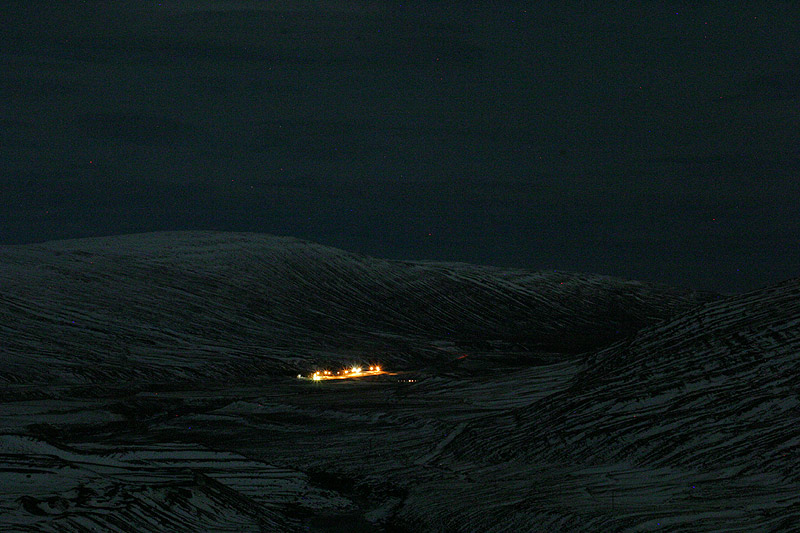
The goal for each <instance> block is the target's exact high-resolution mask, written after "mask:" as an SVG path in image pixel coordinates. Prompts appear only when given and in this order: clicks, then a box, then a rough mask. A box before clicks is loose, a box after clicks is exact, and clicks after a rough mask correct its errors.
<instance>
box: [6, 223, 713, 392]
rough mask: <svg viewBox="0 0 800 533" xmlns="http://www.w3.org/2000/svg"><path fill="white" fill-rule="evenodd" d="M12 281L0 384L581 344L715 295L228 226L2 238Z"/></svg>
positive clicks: (234, 371) (413, 362)
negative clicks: (386, 254)
mask: <svg viewBox="0 0 800 533" xmlns="http://www.w3.org/2000/svg"><path fill="white" fill-rule="evenodd" d="M0 280H2V285H1V286H0V287H1V289H0V336H2V339H3V341H2V346H1V347H0V350H2V359H1V360H2V364H0V379H2V380H4V381H6V382H26V383H30V382H32V381H41V380H46V381H48V382H52V381H53V380H55V381H60V382H66V383H75V382H86V381H91V382H95V383H97V382H106V381H113V382H119V381H139V380H144V381H149V382H153V381H165V380H166V381H171V380H176V379H178V380H182V379H200V378H211V379H219V378H221V377H224V376H236V377H242V376H253V375H257V374H269V373H276V372H289V371H297V370H298V369H306V368H308V367H309V366H310V365H314V364H317V363H323V362H326V361H327V362H331V363H332V362H337V363H338V362H349V361H366V360H370V359H374V358H377V359H380V360H382V361H385V362H387V363H389V364H392V365H393V366H394V367H399V366H407V367H408V366H411V367H413V366H418V365H420V364H422V363H424V362H431V361H437V360H438V361H441V360H447V359H452V358H453V354H451V353H448V352H447V351H444V352H443V351H442V347H443V346H444V347H449V349H451V350H455V349H457V348H460V349H463V350H474V351H479V350H480V349H481V347H486V346H488V345H492V346H496V345H498V344H500V345H502V346H505V347H507V348H508V349H512V350H516V351H519V352H523V353H530V352H549V353H556V354H573V353H578V352H582V351H586V350H590V349H595V348H599V347H601V346H604V345H607V344H609V343H610V342H612V341H614V340H616V339H619V338H622V337H625V336H626V335H630V334H631V333H633V332H634V331H636V330H638V329H639V328H641V327H642V326H644V325H647V324H652V323H654V322H657V321H659V320H661V319H664V318H666V317H669V316H672V315H674V314H676V313H678V312H680V311H684V310H686V309H688V308H691V307H693V306H695V305H696V304H698V303H700V302H702V301H707V300H708V299H709V298H710V296H709V295H704V294H697V293H692V292H690V291H682V290H675V289H671V288H667V287H663V286H659V285H652V284H646V283H640V282H635V281H626V280H620V279H614V278H609V277H604V276H596V275H584V274H569V273H561V272H545V273H534V272H526V271H520V270H503V269H497V268H491V267H479V266H471V265H463V264H437V263H424V262H395V261H385V260H381V259H374V258H371V257H365V256H359V255H356V254H351V253H347V252H344V251H341V250H336V249H332V248H326V247H324V246H320V245H316V244H312V243H308V242H303V241H299V240H296V239H291V238H280V237H273V236H266V235H256V234H235V233H233V234H232V233H213V232H172V233H155V234H142V235H128V236H117V237H105V238H96V239H83V240H74V241H58V242H51V243H44V244H40V245H27V246H7V247H2V248H0ZM487 343H490V344H487ZM491 343H494V344H491Z"/></svg>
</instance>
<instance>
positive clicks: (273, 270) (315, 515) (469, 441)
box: [0, 232, 800, 532]
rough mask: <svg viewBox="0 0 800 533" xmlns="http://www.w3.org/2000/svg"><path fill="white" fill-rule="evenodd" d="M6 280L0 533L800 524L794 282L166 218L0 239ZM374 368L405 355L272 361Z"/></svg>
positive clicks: (798, 297)
mask: <svg viewBox="0 0 800 533" xmlns="http://www.w3.org/2000/svg"><path fill="white" fill-rule="evenodd" d="M0 289H1V290H0V380H2V381H3V386H2V387H1V388H0V487H2V488H3V489H4V490H3V491H0V531H76V532H83V531H92V530H97V529H99V530H103V531H128V530H130V529H131V528H133V529H146V530H159V529H162V530H170V531H198V530H215V531H217V530H218V531H226V530H229V531H259V530H261V531H264V530H266V531H324V532H330V531H365V532H366V531H369V532H385V531H454V532H462V531H463V532H467V531H469V532H471V531H487V532H488V531H495V532H517V531H631V532H633V531H651V530H653V531H692V532H695V531H797V524H799V523H800V496H799V495H800V455H798V450H800V430H799V429H798V428H800V397H799V396H798V387H797V383H798V382H800V279H795V280H790V281H787V282H785V283H782V284H779V285H775V286H772V287H768V288H765V289H762V290H759V291H754V292H751V293H748V294H743V295H736V296H728V297H724V298H722V297H719V296H715V295H711V294H697V293H692V292H688V291H680V290H675V289H670V288H667V287H663V286H658V285H652V284H645V283H639V282H634V281H626V280H620V279H614V278H609V277H604V276H594V275H584V274H569V273H563V272H546V273H535V272H526V271H520V270H504V269H497V268H490V267H479V266H472V265H463V264H441V263H428V262H397V261H385V260H380V259H374V258H370V257H364V256H359V255H355V254H351V253H347V252H343V251H341V250H335V249H331V248H326V247H323V246H319V245H316V244H312V243H307V242H303V241H299V240H296V239H289V238H280V237H271V236H265V235H253V234H227V233H209V232H178V233H158V234H147V235H130V236H121V237H107V238H101V239H85V240H77V241H61V242H53V243H45V244H40V245H29V246H17V247H3V248H0ZM372 360H379V361H380V362H381V363H384V365H385V366H388V367H391V368H393V369H395V370H399V371H402V372H401V373H400V374H398V375H392V376H388V375H387V376H374V377H369V378H362V379H356V380H343V381H338V380H337V381H331V382H312V381H306V380H297V379H291V378H289V377H286V376H282V374H285V373H292V374H294V373H296V372H297V371H299V370H305V369H309V368H311V367H313V366H315V365H323V364H326V365H327V364H330V365H333V364H337V363H350V362H358V361H363V362H370V361H372ZM59 384H61V385H66V386H63V387H59V386H54V385H59Z"/></svg>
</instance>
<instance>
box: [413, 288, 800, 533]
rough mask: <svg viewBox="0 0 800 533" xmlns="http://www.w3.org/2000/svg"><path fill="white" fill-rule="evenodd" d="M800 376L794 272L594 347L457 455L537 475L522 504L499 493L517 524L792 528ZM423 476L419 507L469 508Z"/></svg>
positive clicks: (455, 461)
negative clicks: (566, 375) (552, 385)
mask: <svg viewBox="0 0 800 533" xmlns="http://www.w3.org/2000/svg"><path fill="white" fill-rule="evenodd" d="M798 382H800V279H794V280H789V281H787V282H784V283H781V284H778V285H775V286H771V287H768V288H765V289H762V290H758V291H754V292H750V293H747V294H743V295H738V296H733V297H729V298H726V299H724V300H720V301H716V302H712V303H708V304H706V305H704V306H700V307H697V308H695V309H692V310H690V311H688V312H686V313H684V314H682V315H680V316H678V317H675V318H673V319H672V320H669V321H665V322H662V323H660V324H657V325H654V326H650V327H648V328H645V329H643V330H641V331H640V332H639V333H637V334H636V335H634V336H633V337H632V338H629V339H626V340H624V341H621V342H618V343H615V344H614V345H612V346H609V347H607V348H605V349H603V350H600V351H598V352H597V353H595V354H592V355H591V356H590V357H588V358H587V359H586V361H585V363H584V365H583V368H582V369H581V370H579V371H578V372H577V373H576V375H575V376H574V377H573V379H572V381H571V383H570V384H569V385H568V386H565V387H562V388H561V389H560V390H558V391H555V392H554V393H553V394H550V395H548V396H547V397H545V398H541V399H538V400H536V401H534V402H532V403H531V404H529V405H527V406H519V407H516V408H513V409H510V410H508V411H507V412H506V413H504V414H494V415H493V416H491V417H490V418H488V417H487V418H484V419H482V420H476V421H473V422H472V423H471V424H470V425H469V426H468V427H467V428H465V431H463V432H462V433H461V434H460V435H459V436H458V437H457V438H455V439H454V440H453V442H452V443H450V445H449V446H448V449H447V452H448V454H449V459H448V461H452V468H454V469H459V468H462V467H463V468H464V469H466V470H467V471H471V472H474V474H473V476H474V478H476V479H480V477H481V474H480V471H481V469H485V470H487V471H492V472H494V473H493V474H492V475H491V479H492V480H493V482H494V483H496V484H497V485H499V486H501V487H503V486H505V485H504V484H503V483H501V482H500V480H503V479H505V480H508V479H509V476H510V470H513V472H514V473H515V476H516V477H520V476H521V477H523V478H525V479H526V482H525V483H524V484H523V486H524V488H525V489H524V490H523V491H522V493H523V494H524V496H523V498H522V499H523V501H525V502H527V503H526V504H527V509H526V511H524V512H523V511H521V510H520V509H509V508H508V507H504V506H503V504H502V503H501V501H502V498H503V497H508V495H507V494H506V495H504V493H503V492H502V491H499V490H498V491H496V492H494V493H493V494H492V495H491V496H489V497H488V498H489V499H490V501H496V502H497V503H498V507H497V508H496V512H497V513H498V514H504V515H505V514H506V513H507V512H508V511H512V515H513V517H512V518H509V517H508V516H506V517H505V519H504V520H505V521H504V522H503V523H504V524H505V525H506V526H508V525H509V524H511V523H514V520H518V522H516V523H517V524H518V526H519V527H523V528H527V527H531V528H535V529H537V530H544V529H546V528H547V527H555V526H554V524H561V525H560V526H559V527H569V528H570V529H574V530H597V529H605V530H629V531H643V530H650V529H659V530H662V529H666V530H674V531H689V530H690V531H722V530H724V531H733V530H748V531H754V530H758V531H762V530H774V531H782V530H787V531H788V530H792V527H791V524H794V526H796V525H797V524H798V523H800V498H799V497H798V494H800V490H799V489H800V453H798V452H800V396H798V388H797V383H798ZM476 464H480V465H483V466H482V467H480V468H478V467H476V466H475V465H476ZM459 465H460V466H459ZM464 465H469V466H468V467H466V466H464ZM512 465H513V468H510V467H511V466H512ZM498 471H499V472H500V474H497V472H498ZM484 475H485V474H484ZM419 490H420V491H421V493H420V497H419V498H416V499H414V502H415V503H417V502H419V505H417V506H415V505H411V506H409V507H408V510H409V514H410V515H411V516H412V517H416V518H417V519H420V518H419V517H420V516H425V515H426V514H427V516H437V513H438V515H439V516H452V515H453V513H454V512H455V513H458V509H455V511H454V509H453V505H454V502H455V501H457V500H458V498H457V497H456V498H455V499H453V498H451V497H450V496H448V497H447V498H446V499H445V501H439V502H436V503H434V502H433V501H432V500H433V499H429V500H430V501H431V503H428V504H426V503H424V502H423V500H424V497H423V496H422V494H423V493H425V491H428V492H430V491H431V490H432V489H431V487H420V489H419ZM459 490H466V487H462V488H461V489H455V490H454V492H456V493H458V492H459ZM537 507H538V508H539V509H538V510H537ZM412 509H413V511H412ZM544 509H547V511H546V512H545V511H544ZM554 510H555V511H554ZM464 512H465V513H467V514H468V513H469V510H466V509H465V510H464ZM470 518H472V517H470ZM493 519H496V520H501V518H499V517H498V516H496V515H494V514H492V513H490V514H489V515H485V516H480V517H474V520H475V521H476V522H473V523H479V524H480V523H486V524H492V523H494V522H493ZM434 523H435V522H434Z"/></svg>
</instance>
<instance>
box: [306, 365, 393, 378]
mask: <svg viewBox="0 0 800 533" xmlns="http://www.w3.org/2000/svg"><path fill="white" fill-rule="evenodd" d="M380 371H381V367H379V366H377V365H373V366H370V367H369V370H364V369H363V368H361V367H360V366H353V367H351V368H345V369H342V370H340V371H338V372H336V373H335V374H334V373H333V372H331V371H330V370H317V371H316V372H314V373H313V374H311V375H310V376H308V378H307V379H311V380H312V381H322V380H323V379H343V378H350V377H355V376H360V375H367V374H376V373H378V372H380ZM297 377H298V378H299V379H303V375H302V374H297Z"/></svg>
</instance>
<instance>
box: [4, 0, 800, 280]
mask: <svg viewBox="0 0 800 533" xmlns="http://www.w3.org/2000/svg"><path fill="white" fill-rule="evenodd" d="M608 4H609V3H608V2H606V3H600V2H580V3H578V2H553V3H547V2H530V3H522V2H519V3H517V2H491V3H488V2H487V3H485V4H484V6H476V5H474V4H473V3H472V2H434V1H429V2H402V3H401V2H399V1H393V2H381V1H372V2H370V1H364V2H355V1H354V2H347V1H341V2H340V1H310V0H309V1H306V2H299V1H293V0H288V1H284V0H276V1H263V2H254V1H213V0H207V1H190V2H167V1H164V2H145V1H136V2H125V1H120V0H115V1H113V2H111V1H108V2H71V1H60V2H30V1H24V2H12V1H8V0H6V1H4V2H2V7H0V97H1V98H0V102H2V107H0V154H1V155H0V244H22V243H33V242H40V241H45V240H53V239H62V238H74V237H88V236H97V235H110V234H120V233H137V232H145V231H157V230H183V229H215V230H226V231H254V232H266V233H274V234H279V235H292V236H296V237H300V238H304V239H310V240H313V241H316V242H320V243H323V244H327V245H331V246H337V247H340V248H345V249H347V250H351V251H357V252H363V253H368V254H371V255H376V256H380V257H387V258H393V259H436V260H454V261H466V262H472V263H483V264H491V265H498V266H515V267H524V268H530V269H536V270H539V269H558V270H572V271H585V272H596V273H603V274H610V275H617V276H623V277H630V278H635V279H642V280H648V281H661V282H665V283H669V284H673V285H678V286H684V287H694V288H698V289H715V290H722V291H742V290H749V289H753V288H757V287H760V286H763V285H766V284H769V283H774V282H777V281H780V280H783V279H786V278H789V277H794V276H798V275H800V246H798V243H799V242H800V214H798V210H799V206H800V7H796V4H795V3H794V2H785V3H784V2H769V3H758V2H741V3H731V2H703V1H699V0H698V1H691V2H689V1H685V2H675V3H666V2H642V3H637V2H633V3H628V2H611V3H610V4H614V5H612V6H609V5H608ZM616 4H625V5H624V7H620V6H616ZM733 5H736V6H737V7H735V8H734V7H732V6H733ZM637 6H638V7H637ZM643 6H644V7H643Z"/></svg>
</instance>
